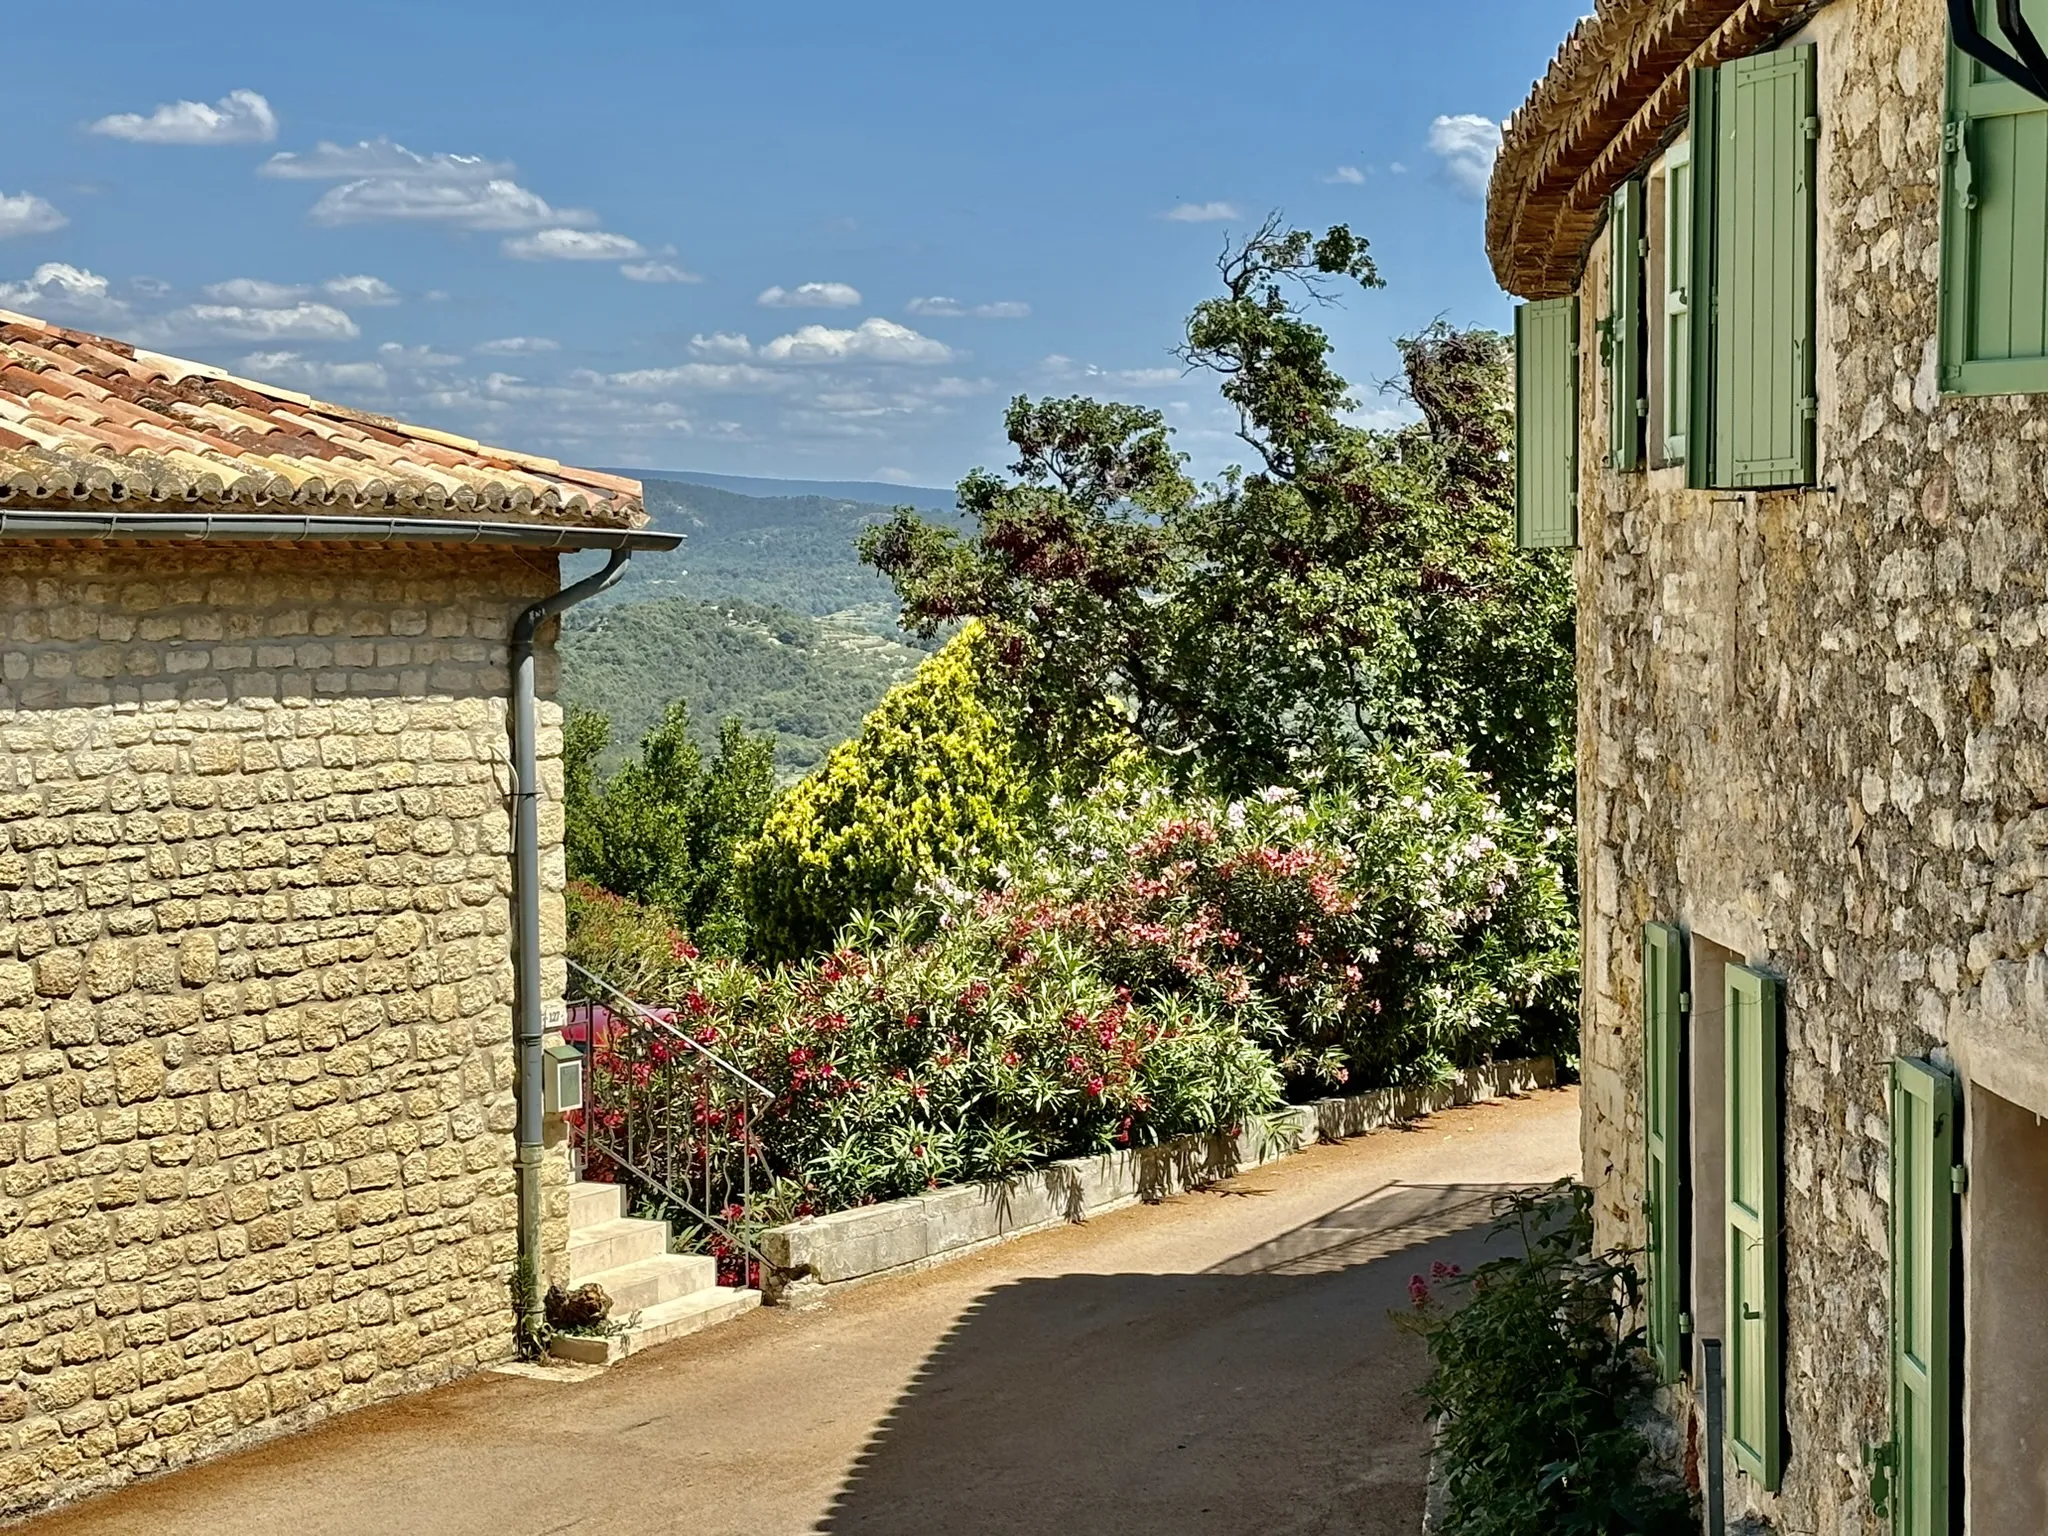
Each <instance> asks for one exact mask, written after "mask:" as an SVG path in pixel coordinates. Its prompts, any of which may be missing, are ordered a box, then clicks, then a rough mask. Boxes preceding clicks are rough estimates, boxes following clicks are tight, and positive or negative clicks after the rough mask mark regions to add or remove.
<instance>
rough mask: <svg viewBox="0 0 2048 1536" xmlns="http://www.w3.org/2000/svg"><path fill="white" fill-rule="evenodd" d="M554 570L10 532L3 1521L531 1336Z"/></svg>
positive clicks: (1, 1235) (346, 550)
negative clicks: (529, 1231)
mask: <svg viewBox="0 0 2048 1536" xmlns="http://www.w3.org/2000/svg"><path fill="white" fill-rule="evenodd" d="M556 576H557V572H556V562H555V560H554V558H553V557H552V556H543V555H533V554H520V553H511V552H503V551H496V550H490V549H445V548H438V547H437V548H425V547H415V548H373V547H364V546H354V547H352V546H345V545H327V546H313V547H305V546H301V547H287V546H280V545H260V544H241V545H225V544H217V545H190V544H187V545H150V546H143V545H128V546H112V547H103V548H90V549H88V548H79V547H70V548H65V547H59V546H50V545H22V544H11V545H0V1512H18V1511H21V1510H25V1509H29V1508H32V1507H35V1506H38V1505H42V1504H45V1503H48V1502H51V1501H53V1500H56V1499H60V1498H71V1497H76V1496H77V1495H79V1494H80V1493H82V1492H86V1491H89V1490H91V1489H93V1488H96V1487H102V1486H107V1485H110V1484H112V1483H116V1482H120V1481H123V1480H126V1479H128V1478H131V1477H134V1476H137V1475H141V1474H145V1473H149V1472H153V1471H157V1470H160V1469H163V1468H166V1467H170V1466H175V1465H178V1464H180V1463H183V1462H187V1461H190V1460H192V1459H194V1458H196V1457H199V1456H203V1455H206V1454H209V1453H212V1452H214V1451H217V1450H219V1449H221V1448H223V1447H226V1446H230V1445H233V1444H236V1443H239V1442H243V1441H246V1440H250V1439H254V1438H259V1437H262V1436H265V1435H268V1434H272V1433H275V1432H278V1431H280V1430H282V1429H285V1428H289V1427H292V1426H295V1425H298V1424H302V1423H305V1422H308V1421H310V1420H312V1419H315V1418H318V1417H320V1416H323V1415H326V1414H330V1413H335V1412H340V1411H343V1410H346V1409H349V1408H354V1407H357V1406H360V1405H362V1404H365V1403H369V1402H373V1401H375V1400H378V1399H380V1398H385V1397H389V1396H392V1395H393V1394H396V1393H400V1392H406V1391H411V1390H414V1389H417V1388H420V1387H423V1386H426V1385H429V1384H431V1383H435V1382H439V1381H444V1380H447V1379H449V1378H451V1377H455V1376H458V1375H461V1374H462V1373H464V1372H466V1371H470V1370H473V1369H475V1368H477V1367H478V1366H479V1365H482V1364H484V1363H487V1362H490V1361H494V1360H499V1359H502V1358H504V1357H506V1356H508V1355H510V1354H511V1353H512V1350H513V1332H512V1327H513V1314H512V1309H511V1301H510V1275H511V1269H512V1259H513V1255H514V1251H515V1243H516V1223H515V1198H514V1190H513V1168H512V1163H513V1136H512V1130H513V1105H512V1046H511V1038H512V1024H511V1007H510V998H511V985H512V984H511V961H510V952H509V934H510V926H511V923H510V919H511V911H510V900H509V897H510V864H509V852H510V830H509V828H510V821H509V816H508V811H507V792H508V787H509V776H508V752H507V733H506V701H507V692H508V682H507V674H506V636H507V634H508V632H509V630H510V627H511V624H512V620H513V618H514V616H515V615H516V614H517V612H518V611H519V609H520V608H522V607H523V606H525V605H526V604H528V603H530V602H532V601H533V600H534V599H536V598H537V597H540V596H544V595H545V594H547V593H549V592H551V591H553V590H555V587H556ZM542 665H543V675H542V682H543V696H544V697H545V696H547V695H548V694H551V693H552V686H551V673H552V668H553V662H552V655H551V653H550V652H545V651H544V652H543V657H542ZM559 725H560V717H559V712H558V711H555V710H553V709H552V707H551V706H544V713H543V730H542V747H541V750H542V754H543V773H544V782H545V784H546V786H547V789H548V791H549V793H548V798H547V801H546V809H545V810H544V812H543V824H542V836H543V848H544V850H545V856H544V859H543V869H544V883H545V884H546V885H547V887H548V891H549V897H548V899H547V900H546V902H545V903H544V906H543V931H544V947H545V949H546V951H547V954H548V956H549V959H548V961H547V965H546V971H547V975H546V981H547V986H548V995H550V996H554V997H559V996H560V995H561V982H562V968H561V962H560V959H559V955H560V951H561V938H562V929H561V903H560V897H559V891H560V885H561V877H562V868H561V856H560V846H561V827H560V811H559V789H560V764H559V751H560V730H559ZM547 1177H548V1181H549V1182H550V1184H551V1185H552V1186H553V1188H552V1190H551V1193H550V1223H549V1248H550V1250H551V1251H559V1250H560V1249H561V1247H562V1245H563V1244H564V1242H565V1241H566V1237H565V1234H566V1219H567V1200H566V1182H567V1170H566V1161H565V1159H562V1158H554V1159H551V1160H550V1163H549V1166H548V1171H547Z"/></svg>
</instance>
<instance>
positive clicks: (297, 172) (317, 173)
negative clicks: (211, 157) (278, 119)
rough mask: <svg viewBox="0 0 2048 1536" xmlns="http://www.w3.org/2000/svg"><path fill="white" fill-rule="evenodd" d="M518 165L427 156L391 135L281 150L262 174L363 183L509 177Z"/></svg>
mask: <svg viewBox="0 0 2048 1536" xmlns="http://www.w3.org/2000/svg"><path fill="white" fill-rule="evenodd" d="M514 169H515V167H514V166H513V165H512V164H511V163H510V162H509V161H503V160H486V159H484V158H483V157H482V156H481V155H422V154H416V153H414V152H413V151H412V150H409V149H407V148H406V147H405V146H404V145H403V144H394V143H392V142H391V140H389V139H363V140H361V141H360V142H358V143H355V144H330V143H328V142H327V141H325V140H322V141H321V142H320V144H319V145H317V146H316V147H315V148H313V149H312V150H310V151H308V152H307V153H305V154H298V153H295V152H288V151H280V152H279V153H277V154H274V155H272V156H271V157H270V158H269V159H268V160H266V161H264V162H263V164H262V165H261V166H259V167H258V168H257V171H256V174H257V175H259V176H272V177H276V178H278V179H279V180H282V181H359V180H361V179H363V178H365V177H381V178H390V179H394V180H400V181H458V182H468V183H476V182H486V181H504V180H507V179H509V178H510V177H511V175H512V173H513V170H514Z"/></svg>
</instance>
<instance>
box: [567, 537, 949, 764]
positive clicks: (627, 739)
mask: <svg viewBox="0 0 2048 1536" xmlns="http://www.w3.org/2000/svg"><path fill="white" fill-rule="evenodd" d="M846 539H847V542H846V545H845V547H844V553H843V555H842V559H843V561H844V563H846V564H847V565H848V567H849V568H853V569H857V567H854V565H853V561H854V554H853V548H852V535H851V534H850V533H849V534H848V535H846ZM692 558H693V559H694V552H693V555H692ZM638 563H639V562H635V564H636V565H637V564H638ZM649 563H650V564H658V563H659V562H649ZM866 575H867V578H868V579H869V580H870V581H873V582H875V583H876V584H877V585H879V584H880V578H879V577H876V576H875V575H874V574H873V572H867V573H866ZM883 627H886V628H887V629H889V630H891V631H893V632H894V633H895V636H896V638H895V639H893V640H892V639H885V638H884V637H883V636H882V635H880V634H878V633H876V632H875V631H876V630H877V629H878V628H883ZM907 640H908V637H906V636H904V635H903V634H902V632H901V631H898V630H896V629H895V606H894V604H893V602H892V603H890V604H889V605H888V606H887V608H886V610H884V611H882V612H881V614H880V615H879V619H878V617H877V616H876V615H870V614H834V615H831V616H829V617H826V618H812V617H809V616H808V615H806V614H803V613H798V612H793V611H792V610H791V609H789V608H786V607H763V606H758V605H756V604H752V603H741V602H732V601H720V602H704V601H700V600H699V599H696V598H691V597H668V598H662V599H660V600H658V601H654V602H640V603H623V604H613V605H608V606H603V607H600V606H596V605H589V606H586V607H582V608H574V609H571V610H570V611H569V613H568V614H567V615H566V616H565V617H564V619H563V621H562V639H561V655H562V698H563V702H564V703H566V704H568V705H570V706H575V707H581V708H584V709H589V710H594V711H596V712H597V713H598V714H601V715H604V716H605V717H607V718H608V719H609V720H610V721H611V722H612V726H613V736H612V741H611V745H610V747H609V748H608V750H607V752H606V754H605V761H604V762H603V763H602V764H601V766H602V767H604V768H607V769H608V768H612V767H615V766H617V762H616V761H615V760H619V761H622V760H624V758H625V757H626V756H627V755H628V754H630V752H631V751H632V749H633V747H634V744H635V743H637V742H638V741H639V740H640V738H641V737H642V736H643V735H645V734H646V733H647V732H648V731H649V730H651V729H653V727H654V726H656V725H657V724H659V723H660V721H661V718H662V715H663V713H664V711H665V710H666V709H667V707H668V705H669V702H670V701H671V700H674V699H678V698H681V699H688V700H689V701H690V704H691V711H692V715H693V720H694V724H693V726H692V731H691V739H692V740H694V741H695V742H696V743H697V745H698V746H700V747H703V748H705V749H706V750H707V751H709V750H712V749H715V748H716V746H717V744H718V737H717V730H716V727H717V724H718V722H720V721H722V720H726V719H736V720H738V721H739V722H740V723H741V724H742V725H743V726H744V727H746V729H747V730H749V731H753V732H760V733H766V734H769V735H772V736H773V737H774V739H775V769H776V773H777V774H778V776H780V777H781V778H782V779H783V780H785V781H789V780H794V779H797V778H800V777H802V776H803V775H804V774H806V773H808V772H810V771H811V770H812V769H813V768H815V767H817V766H818V764H820V763H822V762H823V761H824V760H825V754H826V753H828V752H830V751H831V750H832V749H833V748H834V747H836V746H838V745H839V743H841V742H842V741H845V740H846V739H847V738H848V737H850V736H852V735H853V734H854V733H855V732H856V731H858V730H859V729H860V722H861V719H862V717H863V716H865V715H866V714H867V712H868V711H869V710H871V709H873V708H874V707H875V705H876V704H877V703H879V702H880V701H881V698H882V695H883V694H885V693H887V692H888V691H889V690H890V689H891V688H893V687H894V686H895V685H896V684H897V683H900V682H902V681H903V680H904V679H905V678H907V677H908V676H910V674H911V673H912V672H914V671H915V670H916V669H917V666H918V663H920V662H921V661H923V660H924V659H925V657H926V656H927V655H928V654H930V653H929V651H928V650H923V649H919V648H917V647H916V646H914V645H911V644H909V643H907Z"/></svg>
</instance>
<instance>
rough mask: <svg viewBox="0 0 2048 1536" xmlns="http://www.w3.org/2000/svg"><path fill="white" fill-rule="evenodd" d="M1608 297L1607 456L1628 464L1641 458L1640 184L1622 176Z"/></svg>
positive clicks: (1612, 224)
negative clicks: (1626, 179)
mask: <svg viewBox="0 0 2048 1536" xmlns="http://www.w3.org/2000/svg"><path fill="white" fill-rule="evenodd" d="M1607 229H1608V248H1609V249H1608V265H1609V269H1610V281H1609V283H1608V300H1607V417H1608V426H1607V443H1608V462H1609V463H1611V464H1612V465H1613V466H1614V467H1615V468H1616V469H1618V470H1623V471H1626V470H1632V469H1635V468H1637V467H1638V466H1640V465H1641V463H1642V462H1643V451H1642V442H1643V418H1644V417H1645V416H1646V415H1647V414H1648V410H1647V407H1648V404H1649V402H1648V401H1647V400H1646V399H1645V398H1644V396H1643V257H1644V255H1645V252H1644V249H1643V184H1642V183H1641V182H1640V181H1633V180H1631V181H1625V182H1623V183H1622V184H1621V185H1620V186H1619V187H1618V188H1616V189H1615V193H1614V197H1613V199H1612V202H1611V204H1610V217H1609V219H1608V224H1607Z"/></svg>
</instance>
